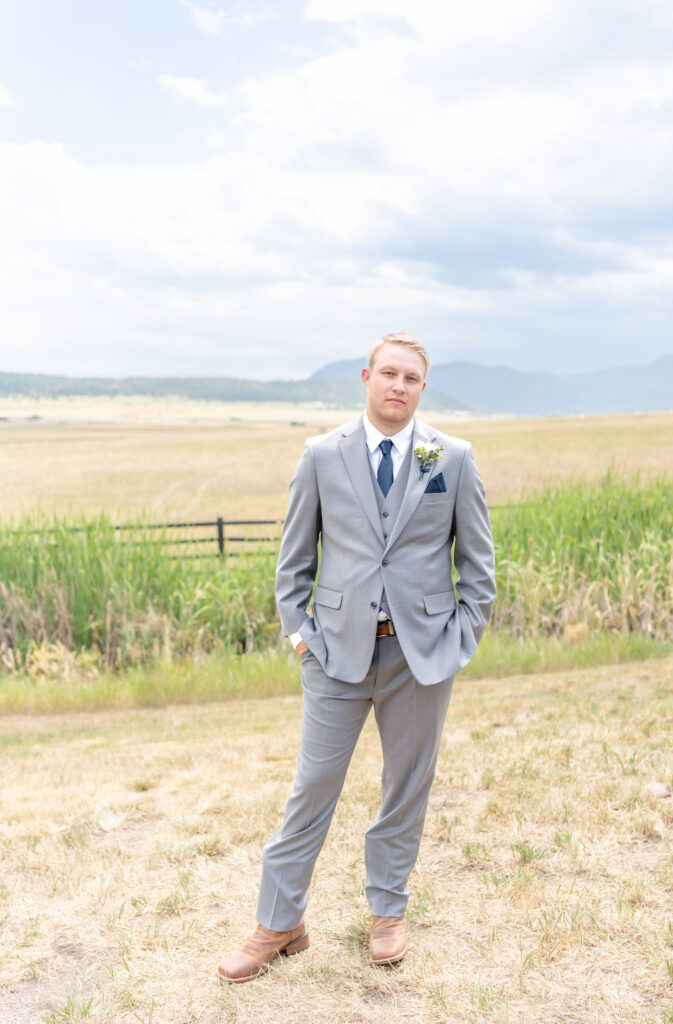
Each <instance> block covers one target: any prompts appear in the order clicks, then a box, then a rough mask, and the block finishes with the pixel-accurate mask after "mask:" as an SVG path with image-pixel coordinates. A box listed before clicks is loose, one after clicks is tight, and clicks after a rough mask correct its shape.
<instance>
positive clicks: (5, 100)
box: [0, 82, 16, 107]
mask: <svg viewBox="0 0 673 1024" xmlns="http://www.w3.org/2000/svg"><path fill="white" fill-rule="evenodd" d="M14 106H16V104H15V102H14V100H13V99H12V94H11V93H10V91H9V89H8V88H7V86H6V85H3V84H2V82H0V107H14Z"/></svg>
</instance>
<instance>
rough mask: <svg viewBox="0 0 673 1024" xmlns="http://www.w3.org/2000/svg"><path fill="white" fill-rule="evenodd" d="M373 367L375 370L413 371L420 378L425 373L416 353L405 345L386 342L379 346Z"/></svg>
mask: <svg viewBox="0 0 673 1024" xmlns="http://www.w3.org/2000/svg"><path fill="white" fill-rule="evenodd" d="M374 366H375V367H376V369H377V370H384V369H392V370H398V369H403V370H408V369H413V372H414V373H419V374H420V375H421V377H422V376H423V374H424V372H425V363H424V362H423V359H422V358H421V356H420V355H419V354H418V352H414V351H413V349H409V348H407V347H406V345H395V344H394V343H393V342H386V344H385V345H382V346H381V348H380V349H379V351H378V352H377V353H376V357H375V359H374Z"/></svg>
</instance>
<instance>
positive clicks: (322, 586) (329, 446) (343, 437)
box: [276, 417, 495, 685]
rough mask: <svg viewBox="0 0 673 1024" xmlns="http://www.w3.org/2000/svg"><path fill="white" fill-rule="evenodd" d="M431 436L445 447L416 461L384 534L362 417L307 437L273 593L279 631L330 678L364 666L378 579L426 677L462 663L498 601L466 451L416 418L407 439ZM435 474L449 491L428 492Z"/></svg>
mask: <svg viewBox="0 0 673 1024" xmlns="http://www.w3.org/2000/svg"><path fill="white" fill-rule="evenodd" d="M428 443H432V444H434V445H444V451H443V452H442V454H441V456H440V458H439V460H438V461H437V462H436V463H435V464H434V466H433V468H432V471H431V472H430V473H426V474H423V478H422V479H420V472H419V467H418V463H417V460H416V459H415V458H413V462H412V465H411V470H410V473H409V481H408V484H407V489H406V492H405V495H404V498H403V501H402V507H401V509H400V513H399V516H398V518H397V520H396V522H395V524H394V526H393V527H392V529H391V530H390V532H389V536H388V540H387V541H385V540H384V538H383V531H382V529H381V520H380V516H379V511H378V508H377V504H376V498H375V495H374V491H373V484H372V477H371V472H370V468H369V462H368V458H369V457H368V454H367V449H366V444H365V434H364V425H363V422H362V418H361V417H360V418H359V419H357V420H354V421H353V422H352V423H347V424H346V425H345V426H343V427H339V428H338V429H337V430H334V431H332V432H331V433H329V434H326V435H324V436H319V437H311V438H309V439H308V440H307V442H306V450H305V452H304V454H303V456H302V458H301V461H300V462H299V465H298V466H297V469H296V471H295V474H294V476H293V478H292V481H291V483H290V499H289V504H288V510H287V517H286V520H285V527H284V529H283V539H282V543H281V548H280V555H279V558H278V568H277V573H276V600H277V603H278V610H279V613H280V619H281V624H282V629H283V633H284V635H288V634H290V633H296V632H299V633H301V636H302V638H303V639H304V640H305V641H306V643H307V644H308V647H309V649H310V651H311V652H312V654H314V655H315V657H316V658H317V659H318V661H319V662H320V664H321V665H322V667H323V669H324V670H325V672H326V674H327V675H328V676H331V677H333V678H335V679H342V680H344V681H345V682H350V683H359V682H361V681H362V680H363V679H364V677H365V675H366V674H367V671H368V669H369V666H370V664H371V660H372V655H373V651H374V644H375V641H376V622H377V617H378V609H379V603H380V600H381V594H382V592H383V588H384V587H385V592H386V597H387V600H388V605H389V607H390V612H391V615H392V619H393V622H394V624H395V629H396V631H397V635H398V639H399V642H400V646H401V648H402V651H403V653H404V656H405V658H406V659H407V664H408V665H409V669H410V671H411V673H412V675H413V676H414V677H415V678H416V679H417V680H418V682H419V683H422V684H424V685H431V684H433V683H438V682H441V681H442V680H443V679H448V678H450V677H451V676H453V675H454V674H455V673H456V672H457V671H458V670H459V669H461V668H463V667H464V666H465V665H466V664H467V663H468V661H469V660H470V658H471V657H472V655H473V654H474V652H475V651H476V649H477V644H478V642H479V639H480V637H481V634H482V633H483V631H484V628H485V626H486V624H487V622H488V619H489V616H490V614H491V609H492V607H493V602H494V600H495V565H494V558H493V541H492V538H491V528H490V524H489V519H488V511H487V509H486V502H485V497H484V488H483V485H482V482H481V478H480V476H479V473H478V471H477V467H476V465H475V463H474V459H473V457H472V449H471V447H470V445H469V444H468V443H467V442H466V441H461V440H460V439H458V438H455V437H449V436H447V435H446V434H440V433H438V432H437V431H435V430H433V429H432V428H431V427H429V426H427V425H426V424H424V423H421V422H420V421H418V420H416V425H415V429H414V438H413V442H412V444H413V446H414V447H415V446H416V445H417V444H428ZM439 473H442V474H443V476H444V481H445V483H446V491H445V492H435V493H430V494H425V490H426V488H427V486H428V482H429V480H430V478H432V477H435V476H437V475H438V474H439ZM454 541H455V547H454V548H453V564H454V565H455V569H456V571H457V573H458V580H457V584H456V585H457V590H458V594H459V600H458V601H457V600H456V594H455V592H454V587H453V583H452V577H451V569H452V546H453V544H454ZM318 566H320V572H319V577H318V583H317V586H316V587H315V593H314V594H313V608H312V612H313V614H312V616H311V615H309V614H308V606H309V602H310V600H311V594H312V592H313V587H314V583H315V580H316V577H317V576H318Z"/></svg>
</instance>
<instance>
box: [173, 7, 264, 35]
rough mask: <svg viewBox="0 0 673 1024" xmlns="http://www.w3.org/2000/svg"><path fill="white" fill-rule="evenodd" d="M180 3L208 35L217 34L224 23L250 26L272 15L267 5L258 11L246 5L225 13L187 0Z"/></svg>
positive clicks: (198, 26) (201, 30) (219, 9)
mask: <svg viewBox="0 0 673 1024" xmlns="http://www.w3.org/2000/svg"><path fill="white" fill-rule="evenodd" d="M180 3H181V4H182V6H183V7H186V8H187V10H188V11H189V13H190V16H191V18H192V21H193V22H194V24H195V25H196V27H197V28H198V29H199V31H200V32H204V33H205V34H206V35H209V36H218V35H219V34H220V33H221V31H222V29H223V28H224V26H225V25H247V26H251V25H256V24H258V23H259V22H260V21H269V20H270V19H271V18H272V17H273V13H272V12H271V10H270V9H269V8H267V7H265V8H263V9H261V10H258V11H254V10H250V8H249V7H247V8H245V9H244V10H242V11H241V12H240V13H238V14H227V12H226V11H223V10H222V9H221V8H217V9H214V8H210V7H199V6H197V5H196V4H193V3H190V2H189V0H180Z"/></svg>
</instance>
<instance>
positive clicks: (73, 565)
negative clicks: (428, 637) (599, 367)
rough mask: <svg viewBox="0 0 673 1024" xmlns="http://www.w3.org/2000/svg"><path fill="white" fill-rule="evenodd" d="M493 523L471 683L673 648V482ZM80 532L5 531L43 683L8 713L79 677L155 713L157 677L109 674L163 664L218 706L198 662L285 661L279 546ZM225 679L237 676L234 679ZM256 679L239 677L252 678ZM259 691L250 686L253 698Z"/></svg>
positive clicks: (622, 485)
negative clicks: (206, 547) (235, 554)
mask: <svg viewBox="0 0 673 1024" xmlns="http://www.w3.org/2000/svg"><path fill="white" fill-rule="evenodd" d="M492 518H493V534H494V541H495V549H496V566H497V588H498V599H497V602H496V607H495V612H494V615H493V619H492V622H491V627H490V630H489V636H488V640H487V642H486V643H485V644H484V645H483V649H482V651H481V652H480V655H479V658H478V659H477V660H476V661H475V663H474V665H473V666H471V668H470V670H469V671H470V672H477V673H479V674H482V675H485V674H496V675H502V674H506V672H508V671H509V672H517V671H521V670H523V669H524V667H526V668H527V669H528V670H529V671H540V670H542V669H544V668H561V667H564V666H568V667H570V666H580V665H583V664H595V663H597V662H598V661H601V660H603V661H620V660H624V659H625V658H634V657H635V658H638V657H647V656H648V655H653V654H655V653H656V654H659V653H662V652H665V651H666V650H668V649H670V645H671V642H672V641H673V479H670V480H665V479H658V480H650V481H648V482H642V481H639V480H634V481H631V482H627V481H624V480H622V479H620V478H619V477H617V476H616V475H614V474H608V475H606V476H605V477H604V478H603V479H602V480H598V481H594V482H593V483H590V484H589V483H585V482H576V483H566V484H563V485H559V486H558V487H556V488H553V489H552V488H548V489H546V490H543V491H542V492H540V493H539V494H537V495H531V496H530V497H529V498H528V499H527V500H526V501H525V502H523V503H522V504H520V505H517V506H512V507H508V508H501V509H497V510H495V511H494V513H493V517H492ZM72 525H73V524H70V523H68V522H59V523H57V524H56V525H53V524H52V525H51V526H48V525H43V526H41V527H36V526H35V524H34V523H31V522H30V521H27V522H25V523H24V524H23V525H22V527H21V528H14V529H11V528H9V527H6V526H5V527H1V526H0V666H1V668H0V671H3V670H4V673H5V675H7V673H11V672H12V671H18V672H20V673H23V674H24V675H27V676H28V678H29V680H32V683H30V684H28V683H26V685H25V686H23V687H21V686H18V687H16V686H14V687H13V688H8V687H7V686H6V685H5V687H4V688H5V691H6V692H5V697H4V698H2V697H0V706H2V701H3V699H4V701H5V706H6V707H9V706H10V705H11V706H12V707H18V706H21V705H20V695H21V694H23V699H24V700H25V701H26V702H27V703H26V705H25V706H29V705H30V686H33V687H35V686H39V688H40V693H41V696H40V697H39V699H38V700H37V704H39V703H40V702H42V706H44V707H49V706H57V707H58V706H68V703H69V701H71V699H72V698H71V697H70V696H68V690H67V689H63V691H62V694H61V698H60V699H61V703H59V691H58V686H54V685H53V683H54V680H57V679H68V678H70V679H73V680H77V679H81V680H88V683H87V685H86V686H85V687H84V689H83V698H82V699H83V701H84V706H94V705H95V704H96V703H100V704H107V703H110V701H111V700H113V694H114V693H115V691H116V692H117V693H118V701H119V703H121V704H125V703H127V702H128V700H129V695H130V694H131V693H133V694H134V700H135V702H138V703H143V702H148V703H154V702H155V701H156V700H157V691H156V689H155V683H156V674H154V675H153V674H152V673H149V674H148V675H146V676H145V677H142V674H140V675H136V677H135V682H134V683H133V684H131V683H130V682H129V680H128V679H126V680H124V681H123V682H122V683H120V684H119V686H118V687H117V688H115V687H114V686H113V685H112V684H111V683H110V680H109V678H108V675H106V673H108V674H109V672H110V670H113V671H117V672H118V671H120V670H128V669H130V668H143V667H144V668H148V669H153V668H154V667H156V666H159V667H160V668H161V670H162V671H163V672H164V674H165V675H166V680H167V682H166V686H167V689H166V692H165V693H164V695H163V698H161V699H163V701H166V700H172V699H190V687H191V686H192V685H195V687H196V692H202V693H203V696H204V697H207V696H208V697H210V699H212V697H221V696H227V695H230V693H229V690H228V689H227V686H228V684H227V686H224V688H222V687H220V688H218V687H217V686H216V687H215V689H214V691H213V692H212V693H210V692H209V687H211V685H212V684H210V683H207V684H206V683H204V681H203V678H204V677H203V675H202V676H200V677H199V680H200V681H199V682H197V683H193V682H192V681H191V680H192V675H193V674H190V669H189V666H190V665H191V663H192V662H197V663H198V664H201V663H202V662H203V659H204V658H206V659H207V658H209V657H211V656H215V663H217V664H220V665H221V666H225V665H229V664H233V663H234V662H235V661H236V654H242V653H245V654H246V655H249V654H251V653H255V652H262V653H264V652H270V655H272V654H273V652H278V651H279V650H281V651H285V648H284V647H282V646H281V645H282V641H281V638H280V632H279V624H278V618H277V613H276V608H275V602H274V579H275V553H274V552H273V551H271V552H268V553H266V554H263V555H262V554H260V555H248V556H241V557H239V558H227V559H223V560H219V559H217V558H216V557H214V556H213V557H211V558H210V559H195V560H191V559H186V558H176V557H175V556H174V549H170V548H168V547H166V546H163V545H162V544H160V543H157V536H156V534H150V533H147V532H143V531H142V529H140V528H139V530H138V531H126V532H124V533H123V534H121V535H120V534H119V533H116V532H115V531H114V530H112V529H111V528H110V525H109V524H108V523H107V522H106V521H105V520H103V519H101V520H98V521H95V522H83V521H82V522H79V523H78V524H77V525H78V529H72V528H71V527H72ZM181 663H185V664H186V665H187V675H185V673H184V672H183V671H182V669H181V668H180V667H179V666H180V665H181ZM171 665H175V666H176V668H175V670H174V671H170V672H169V671H168V667H169V666H171ZM283 665H284V662H283V655H282V654H281V655H280V658H279V660H276V661H274V660H273V658H272V657H271V656H270V657H269V659H268V661H267V671H268V673H269V674H270V676H274V673H275V671H276V668H277V667H278V666H280V668H281V677H282V679H281V682H280V684H279V686H280V689H279V688H278V686H277V684H276V683H274V682H269V683H268V684H266V685H267V687H270V691H269V692H284V688H285V686H286V685H287V666H285V667H283ZM250 668H251V675H252V674H253V673H252V662H250ZM222 672H223V677H224V678H225V679H229V678H230V672H229V669H228V668H226V667H223V668H222ZM244 672H245V669H244V668H243V667H241V668H240V669H239V668H237V669H235V670H234V674H235V676H236V679H238V680H239V682H240V679H241V677H242V675H243V674H244ZM142 678H144V679H145V683H144V688H143V685H141V683H140V680H141V679H142ZM169 679H170V680H173V684H172V685H174V686H175V687H176V689H171V685H168V680H169ZM50 682H51V683H52V685H51V688H46V685H45V684H47V683H50ZM232 685H234V690H236V686H238V685H239V683H235V684H232ZM254 686H255V684H254V682H253V681H252V679H251V681H250V688H251V692H252V693H254V692H255V689H254ZM204 687H205V691H204ZM10 692H11V694H13V695H12V696H11V698H10ZM47 694H50V696H49V698H47ZM8 701H9V703H7V702H8ZM50 701H51V702H52V703H50ZM17 702H19V703H17ZM54 702H55V703H54Z"/></svg>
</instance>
